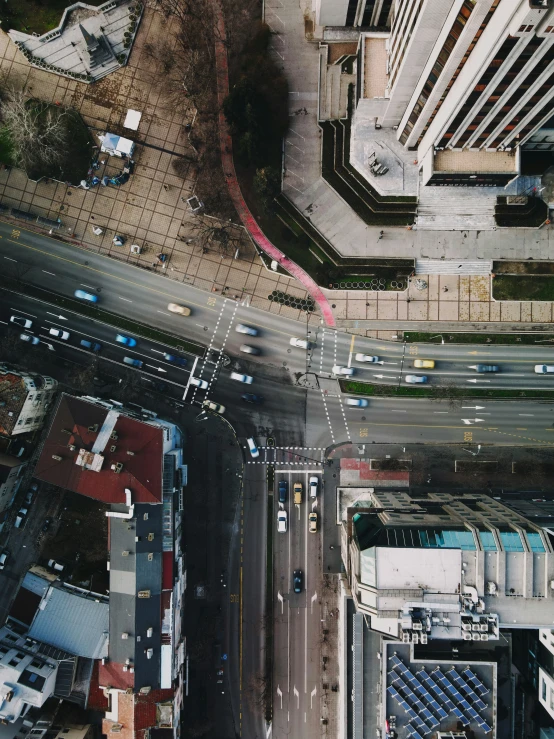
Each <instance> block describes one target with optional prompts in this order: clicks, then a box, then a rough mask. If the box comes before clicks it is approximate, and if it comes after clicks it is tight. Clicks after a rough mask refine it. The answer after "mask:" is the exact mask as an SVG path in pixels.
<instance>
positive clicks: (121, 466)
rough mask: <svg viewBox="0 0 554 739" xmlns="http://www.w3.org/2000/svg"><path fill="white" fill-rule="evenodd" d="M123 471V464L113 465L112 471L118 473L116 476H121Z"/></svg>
mask: <svg viewBox="0 0 554 739" xmlns="http://www.w3.org/2000/svg"><path fill="white" fill-rule="evenodd" d="M122 469H123V465H122V464H121V462H117V464H112V470H113V471H114V472H115V473H116V475H119V473H120V472H121V470H122Z"/></svg>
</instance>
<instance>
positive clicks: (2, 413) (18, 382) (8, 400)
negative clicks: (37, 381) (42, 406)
mask: <svg viewBox="0 0 554 739" xmlns="http://www.w3.org/2000/svg"><path fill="white" fill-rule="evenodd" d="M28 394H29V391H28V389H27V386H26V385H25V381H24V380H23V378H22V377H21V375H17V374H14V373H12V372H1V373H0V403H2V405H1V406H0V434H3V435H4V436H11V434H12V432H13V430H14V427H15V424H16V422H17V419H18V418H19V414H20V413H21V409H22V408H23V406H24V404H25V401H26V399H27V395H28Z"/></svg>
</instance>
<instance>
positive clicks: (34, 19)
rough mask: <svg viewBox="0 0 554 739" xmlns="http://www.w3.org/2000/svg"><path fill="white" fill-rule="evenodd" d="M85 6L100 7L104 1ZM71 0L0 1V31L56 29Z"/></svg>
mask: <svg viewBox="0 0 554 739" xmlns="http://www.w3.org/2000/svg"><path fill="white" fill-rule="evenodd" d="M86 2H87V5H94V6H98V5H102V3H103V2H105V0H86ZM69 5H71V0H1V6H0V21H1V23H2V29H3V30H4V31H6V32H7V31H9V30H11V29H13V30H14V31H23V32H24V33H29V34H31V33H38V34H39V36H40V35H42V34H43V33H46V32H47V31H50V30H52V28H56V26H58V25H59V23H60V20H61V18H62V13H63V11H64V10H65V9H66V8H67V7H68V6H69Z"/></svg>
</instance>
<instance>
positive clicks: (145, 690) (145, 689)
mask: <svg viewBox="0 0 554 739" xmlns="http://www.w3.org/2000/svg"><path fill="white" fill-rule="evenodd" d="M151 690H152V688H151V686H150V685H144V686H143V687H142V688H141V689H140V690H139V693H142V695H148V693H149V692H150V691H151Z"/></svg>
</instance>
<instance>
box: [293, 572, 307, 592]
mask: <svg viewBox="0 0 554 739" xmlns="http://www.w3.org/2000/svg"><path fill="white" fill-rule="evenodd" d="M303 581H304V577H303V575H302V570H295V571H294V572H293V573H292V586H293V588H294V592H295V593H301V592H302V587H303Z"/></svg>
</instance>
